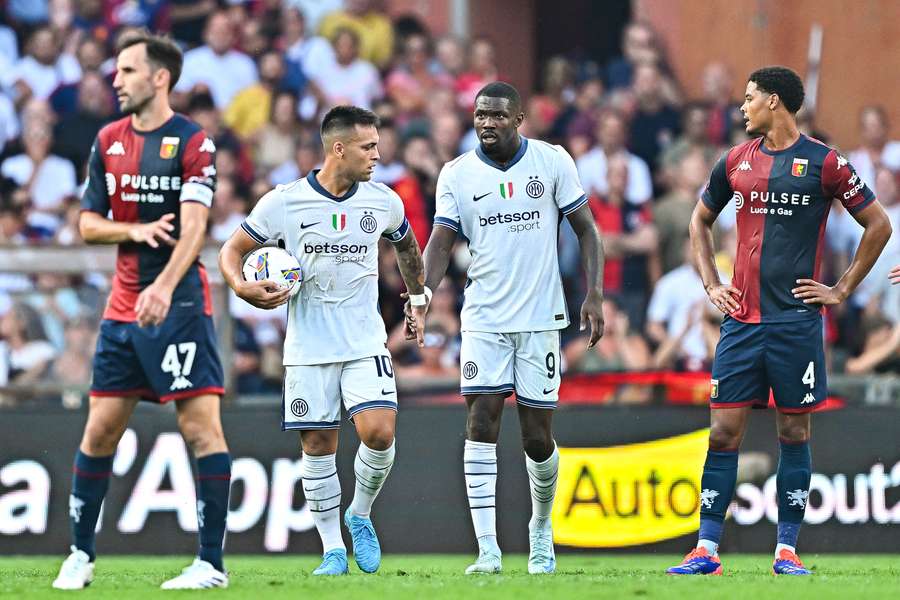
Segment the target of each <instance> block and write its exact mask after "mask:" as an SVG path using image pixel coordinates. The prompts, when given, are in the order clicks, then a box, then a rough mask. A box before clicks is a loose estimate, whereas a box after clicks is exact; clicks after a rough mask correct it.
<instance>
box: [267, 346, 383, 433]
mask: <svg viewBox="0 0 900 600" xmlns="http://www.w3.org/2000/svg"><path fill="white" fill-rule="evenodd" d="M282 400H283V404H284V406H283V407H282V421H281V429H282V430H283V431H286V430H288V429H338V428H339V427H340V426H341V402H342V401H343V404H344V408H346V409H347V412H348V413H349V417H350V419H351V420H352V419H353V415H355V414H357V413H360V412H362V411H364V410H369V409H372V408H388V409H392V410H397V384H396V382H395V380H394V367H393V365H392V364H391V355H390V353H388V351H387V350H385V351H384V354H382V355H379V356H369V357H366V358H360V359H357V360H351V361H347V362H342V363H330V364H325V365H289V366H286V367H285V368H284V393H283V395H282Z"/></svg>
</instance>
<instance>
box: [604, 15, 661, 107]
mask: <svg viewBox="0 0 900 600" xmlns="http://www.w3.org/2000/svg"><path fill="white" fill-rule="evenodd" d="M658 58H659V50H658V42H657V39H656V32H654V31H653V28H652V27H650V25H648V24H647V23H642V22H640V21H632V22H631V23H629V24H628V25H626V26H625V30H624V31H623V32H622V56H621V57H619V58H616V59H614V60H612V61H610V63H609V64H608V65H607V67H606V84H607V86H608V87H609V89H610V90H615V89H618V88H626V87H629V86H631V83H632V79H633V78H634V70H635V67H636V66H637V65H641V64H652V63H655V62H656V60H657V59H658Z"/></svg>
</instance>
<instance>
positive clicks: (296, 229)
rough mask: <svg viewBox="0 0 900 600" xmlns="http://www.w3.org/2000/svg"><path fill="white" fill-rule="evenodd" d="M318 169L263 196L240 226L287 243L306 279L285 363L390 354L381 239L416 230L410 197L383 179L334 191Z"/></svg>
mask: <svg viewBox="0 0 900 600" xmlns="http://www.w3.org/2000/svg"><path fill="white" fill-rule="evenodd" d="M316 173H318V171H313V172H311V173H310V174H309V175H307V176H306V177H305V178H303V179H298V180H297V181H295V182H293V183H289V184H286V185H279V186H277V187H276V188H275V189H274V190H272V191H271V192H269V193H268V194H266V195H265V196H263V197H262V198H260V200H259V202H258V203H257V205H256V207H255V208H254V209H253V211H252V212H251V213H250V216H248V217H247V220H246V221H244V222H243V223H242V224H241V227H242V228H243V229H244V231H245V232H247V234H248V235H250V237H252V238H253V239H254V240H255V241H257V242H259V243H261V244H262V243H265V242H266V241H268V240H279V241H283V242H284V246H285V249H286V250H288V251H289V252H290V253H291V254H293V255H294V256H296V257H297V260H299V261H300V267H301V270H302V271H301V272H302V274H303V283H302V285H301V288H300V292H299V293H298V294H296V295H295V296H294V297H293V298H291V300H290V302H289V304H288V325H287V335H286V336H285V340H284V364H285V365H316V364H327V363H336V362H345V361H350V360H356V359H358V358H364V357H366V356H374V355H376V354H381V353H383V352H384V348H385V342H386V341H387V335H386V334H385V330H384V321H383V320H382V318H381V314H380V313H379V312H378V239H379V238H380V237H382V236H383V237H386V238H387V239H389V240H391V241H392V242H397V241H400V240H401V239H403V238H404V237H405V236H406V234H407V233H408V232H409V222H407V220H406V217H405V216H404V213H403V202H402V201H401V200H400V197H399V196H398V195H397V194H395V193H394V192H393V191H392V190H391V189H390V188H389V187H387V186H386V185H384V184H381V183H373V182H363V183H358V184H355V185H354V186H353V187H352V188H350V190H349V191H348V192H347V193H346V194H344V195H343V196H342V197H337V196H334V195H332V194H330V193H329V192H328V191H327V190H326V189H325V188H323V187H322V186H321V185H320V184H319V182H318V181H317V180H316Z"/></svg>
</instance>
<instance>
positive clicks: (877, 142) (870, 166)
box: [847, 105, 900, 188]
mask: <svg viewBox="0 0 900 600" xmlns="http://www.w3.org/2000/svg"><path fill="white" fill-rule="evenodd" d="M889 133H890V123H889V122H888V117H887V112H885V110H884V107H882V106H878V105H870V106H866V107H864V108H863V109H862V110H861V111H860V113H859V140H860V144H861V145H860V147H859V148H857V149H856V150H854V151H853V152H851V153H850V154H849V155H848V156H847V158H849V159H850V164H852V165H853V168H855V169H856V174H857V175H859V177H860V179H862V180H863V181H864V182H865V183H866V185H868V186H869V187H870V188H871V187H873V186H874V185H875V172H876V171H877V169H878V168H879V167H886V168H888V169H890V170H891V171H892V172H893V173H894V175H895V176H897V175H898V174H900V140H889V139H888V134H889Z"/></svg>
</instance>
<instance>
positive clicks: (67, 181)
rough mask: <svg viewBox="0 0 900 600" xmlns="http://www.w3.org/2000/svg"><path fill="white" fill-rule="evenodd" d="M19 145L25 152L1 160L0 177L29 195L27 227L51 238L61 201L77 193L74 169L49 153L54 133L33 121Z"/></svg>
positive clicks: (47, 126) (23, 132)
mask: <svg viewBox="0 0 900 600" xmlns="http://www.w3.org/2000/svg"><path fill="white" fill-rule="evenodd" d="M22 143H23V145H24V146H25V152H24V153H22V154H19V155H16V156H12V157H10V158H7V159H6V160H4V161H3V163H2V165H0V174H2V175H3V176H4V177H8V178H9V179H12V180H13V181H15V182H16V183H17V184H18V185H20V186H22V187H24V188H25V189H26V190H27V191H28V193H29V195H30V197H31V206H32V207H33V211H32V212H31V214H30V215H29V223H30V224H31V225H33V226H40V227H44V228H46V229H47V230H49V231H50V232H51V235H52V232H54V231H56V229H57V228H58V227H59V215H60V214H61V213H62V211H63V208H64V205H63V200H64V199H65V198H66V197H67V196H71V195H73V194H75V191H76V189H77V185H78V184H77V181H76V177H75V167H74V166H73V165H72V162H71V161H69V160H66V159H65V158H61V157H59V156H56V155H55V154H51V153H50V148H51V147H52V146H53V132H52V130H51V129H50V126H49V125H46V124H43V123H38V122H36V121H33V122H30V123H28V124H26V125H25V127H24V129H23V131H22Z"/></svg>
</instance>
